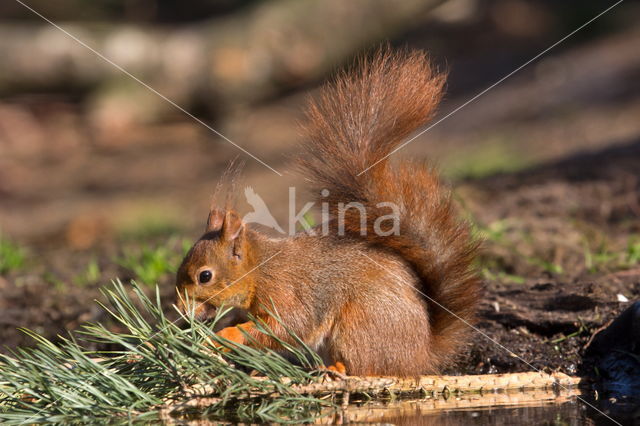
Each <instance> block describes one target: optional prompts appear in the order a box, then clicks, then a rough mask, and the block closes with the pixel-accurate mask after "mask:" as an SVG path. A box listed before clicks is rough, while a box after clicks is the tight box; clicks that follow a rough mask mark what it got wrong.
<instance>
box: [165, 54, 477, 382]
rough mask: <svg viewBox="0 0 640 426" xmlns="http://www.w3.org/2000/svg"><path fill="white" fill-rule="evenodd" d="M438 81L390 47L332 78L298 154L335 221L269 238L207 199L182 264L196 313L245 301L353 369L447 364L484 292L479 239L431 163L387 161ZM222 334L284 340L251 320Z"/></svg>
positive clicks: (417, 58)
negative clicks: (393, 216) (201, 224)
mask: <svg viewBox="0 0 640 426" xmlns="http://www.w3.org/2000/svg"><path fill="white" fill-rule="evenodd" d="M444 82H445V76H444V75H443V74H440V73H437V72H436V71H435V70H434V68H433V67H432V65H431V64H430V62H429V60H428V58H427V56H426V54H424V53H422V52H420V51H410V50H402V51H393V50H391V49H389V48H385V49H381V50H380V51H378V52H377V53H376V54H374V55H372V57H371V58H369V59H364V60H361V61H359V63H357V64H356V65H355V66H354V68H353V69H352V70H351V71H348V72H344V73H342V74H340V75H338V77H337V78H336V79H335V80H334V81H333V82H332V83H329V84H327V85H326V86H325V87H324V88H323V89H322V91H321V93H320V96H319V97H318V98H317V99H316V100H315V101H310V103H309V106H308V108H307V112H306V121H305V123H304V124H303V128H304V131H305V135H306V138H305V142H304V143H303V152H302V154H301V155H300V158H299V161H298V163H299V168H300V169H301V170H302V172H303V173H304V176H305V178H306V179H307V180H308V181H309V182H310V183H311V189H312V190H313V191H314V193H315V194H318V196H317V200H318V201H320V202H321V203H327V206H328V213H329V214H330V217H331V219H330V221H329V222H328V227H327V229H328V230H329V232H320V225H319V226H318V228H316V231H318V232H315V233H314V232H300V233H297V234H296V235H293V236H290V237H286V238H272V237H269V236H266V235H265V234H262V233H259V232H257V231H256V230H254V229H250V228H249V227H248V226H247V225H246V224H245V223H243V221H242V219H241V218H240V216H239V215H238V214H237V213H236V212H235V211H234V210H232V209H229V208H212V210H211V211H210V213H209V217H208V220H207V226H206V231H205V233H204V235H203V236H202V237H201V238H200V239H199V240H198V241H197V242H196V243H195V245H194V246H193V247H192V248H191V250H190V251H189V253H188V254H187V255H186V257H185V259H184V261H183V263H182V265H181V266H180V268H179V270H178V273H177V283H176V285H177V290H178V293H179V294H186V295H187V296H188V300H191V301H193V303H194V305H193V306H192V308H195V313H196V315H197V316H198V317H200V318H210V317H212V316H214V315H215V312H216V309H217V308H219V307H220V306H222V305H224V306H233V307H238V308H242V309H245V310H246V311H248V312H249V313H251V314H252V315H253V316H254V317H255V318H259V319H261V320H263V321H265V322H266V324H267V325H268V326H269V327H270V328H271V329H272V330H273V332H274V333H275V334H276V335H277V336H278V337H279V338H280V339H282V340H284V341H287V342H290V343H292V344H293V343H294V342H293V341H292V339H291V337H290V334H289V333H288V332H287V329H288V330H289V331H291V332H293V333H295V334H296V335H297V336H298V337H299V338H300V339H302V341H304V342H305V343H306V344H307V345H308V346H309V347H311V348H312V349H314V350H316V351H318V353H320V354H322V356H323V358H324V359H326V360H327V362H328V363H329V364H333V365H332V366H331V368H332V369H336V370H338V371H341V372H345V371H346V373H348V374H352V375H375V376H391V375H392V376H404V377H408V376H415V375H419V374H436V373H438V371H440V370H441V369H442V368H443V367H445V366H448V365H450V364H451V362H452V360H454V359H455V356H454V355H455V352H456V350H457V349H458V348H459V347H460V344H462V343H464V342H465V341H466V340H465V336H466V333H467V332H468V331H469V324H468V323H470V322H473V320H474V315H475V312H476V308H477V306H478V303H479V299H480V296H481V292H482V284H481V280H480V279H479V277H478V275H477V272H476V271H475V269H474V267H473V261H474V259H475V257H476V253H477V249H478V244H477V242H476V241H475V240H474V239H473V237H472V235H471V231H470V227H469V225H468V224H467V223H466V222H465V221H463V220H461V219H460V218H459V217H458V216H457V215H456V212H455V208H454V205H453V202H452V197H451V192H450V190H449V189H447V188H446V187H445V186H443V184H441V182H440V180H439V178H438V176H437V174H436V173H435V172H434V170H433V169H431V168H430V167H429V166H426V165H424V164H420V163H415V162H410V161H407V160H402V161H398V162H391V161H390V158H388V157H389V155H390V154H392V153H394V149H396V148H397V147H398V146H399V145H400V143H401V142H402V141H403V140H404V138H406V137H407V136H408V135H409V134H410V133H412V132H413V131H415V130H416V129H418V128H419V127H420V126H422V125H424V124H425V123H426V122H427V121H428V120H429V119H430V118H431V117H432V116H433V114H434V110H435V108H436V107H437V105H438V103H439V101H440V99H441V97H442V89H443V85H444ZM323 190H324V191H323ZM327 191H328V194H327ZM321 193H322V194H321ZM348 203H359V205H362V206H364V208H365V211H366V216H365V219H364V220H363V219H362V218H363V215H362V212H361V211H359V210H358V209H353V208H349V209H346V210H345V209H344V208H342V211H341V210H340V208H341V207H344V205H346V204H348ZM381 203H383V204H381ZM385 203H387V204H385ZM388 203H392V204H393V205H395V206H396V208H397V210H396V213H397V219H398V220H397V222H395V223H396V224H397V229H395V230H389V229H388V228H389V226H387V229H382V228H384V226H382V223H381V219H383V218H385V217H386V218H388V217H389V216H388V215H389V209H388V208H387V207H386V206H388V205H389V204H388ZM387 225H389V224H387ZM325 230H326V229H325ZM391 231H395V232H391ZM183 308H184V309H186V308H187V307H185V306H184V305H183ZM273 311H276V312H277V314H278V316H279V317H280V320H281V321H282V324H281V323H280V322H278V321H277V320H276V319H274V318H272V317H271V316H270V315H269V312H273ZM241 328H242V329H243V330H244V331H245V332H246V333H248V334H249V335H250V336H251V337H252V338H253V339H246V338H245V334H244V333H242V332H241V331H240V329H241ZM219 335H221V336H224V337H226V338H228V339H230V340H232V341H234V342H237V343H248V344H252V345H261V346H263V347H268V348H273V349H278V348H279V345H278V343H277V342H276V341H275V340H274V339H272V338H269V337H268V336H267V335H265V334H263V333H261V332H259V331H258V330H257V329H256V328H255V324H254V323H252V322H246V323H243V324H240V325H237V326H234V327H227V328H224V329H223V330H221V331H220V332H219Z"/></svg>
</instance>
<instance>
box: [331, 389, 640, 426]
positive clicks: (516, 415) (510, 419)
mask: <svg viewBox="0 0 640 426" xmlns="http://www.w3.org/2000/svg"><path fill="white" fill-rule="evenodd" d="M578 396H579V397H580V398H581V399H582V401H580V400H578V399H577V397H578ZM583 401H584V402H583ZM588 404H591V405H593V406H595V407H597V408H598V410H601V411H603V412H604V413H605V414H603V413H600V412H598V411H597V410H595V409H594V408H591V407H589V405H588ZM612 419H613V420H612ZM353 422H363V423H385V424H396V425H616V424H622V425H625V426H626V425H640V405H639V404H638V401H635V402H625V401H620V400H613V399H608V398H605V399H601V400H599V401H596V400H594V399H593V396H592V395H591V396H590V395H586V394H582V395H579V393H578V391H577V390H566V391H562V392H560V393H557V392H554V391H553V390H546V391H535V392H512V393H490V394H485V395H477V394H476V395H466V396H464V397H453V396H452V397H450V398H448V399H447V400H443V399H438V398H436V399H423V400H413V401H396V402H391V403H381V402H370V403H365V404H361V405H350V406H348V407H346V408H345V409H344V410H343V411H342V412H341V413H339V414H336V415H334V416H331V417H329V418H327V417H325V418H324V419H322V420H321V421H320V423H353Z"/></svg>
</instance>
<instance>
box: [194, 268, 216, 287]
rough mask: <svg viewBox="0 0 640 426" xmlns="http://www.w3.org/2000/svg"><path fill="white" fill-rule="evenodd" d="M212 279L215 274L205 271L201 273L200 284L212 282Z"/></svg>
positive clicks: (199, 276)
mask: <svg viewBox="0 0 640 426" xmlns="http://www.w3.org/2000/svg"><path fill="white" fill-rule="evenodd" d="M212 277H213V274H212V273H211V271H209V270H205V271H202V272H200V275H198V281H199V282H200V284H206V283H208V282H209V281H211V278H212Z"/></svg>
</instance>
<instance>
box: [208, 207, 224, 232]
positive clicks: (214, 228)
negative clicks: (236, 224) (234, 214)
mask: <svg viewBox="0 0 640 426" xmlns="http://www.w3.org/2000/svg"><path fill="white" fill-rule="evenodd" d="M224 218H225V214H224V212H223V211H221V210H218V209H211V211H210V212H209V218H208V219H207V229H205V232H218V231H220V230H221V229H222V225H223V224H224Z"/></svg>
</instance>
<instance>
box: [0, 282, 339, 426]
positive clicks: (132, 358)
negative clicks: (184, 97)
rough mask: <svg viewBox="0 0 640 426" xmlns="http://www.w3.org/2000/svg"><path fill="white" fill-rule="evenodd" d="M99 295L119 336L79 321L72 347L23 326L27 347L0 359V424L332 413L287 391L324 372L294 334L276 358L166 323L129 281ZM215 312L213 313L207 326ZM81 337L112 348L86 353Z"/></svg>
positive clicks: (202, 328) (196, 327)
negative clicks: (31, 341) (203, 401)
mask: <svg viewBox="0 0 640 426" xmlns="http://www.w3.org/2000/svg"><path fill="white" fill-rule="evenodd" d="M129 290H130V291H129ZM103 292H104V294H105V296H106V298H107V300H108V306H107V305H103V308H104V309H106V310H107V311H108V312H109V314H110V315H111V316H112V317H113V318H114V319H115V320H116V321H117V322H118V323H119V324H120V325H122V326H123V327H124V329H125V330H126V331H122V332H116V331H112V330H110V329H108V328H107V327H105V326H103V325H102V324H89V325H86V326H84V327H83V329H82V330H81V331H80V332H79V333H78V336H77V338H78V340H79V341H80V342H78V341H76V338H75V337H73V336H72V337H69V338H63V337H61V338H60V339H61V343H59V344H54V343H53V342H51V341H49V340H47V339H45V338H44V337H42V336H40V335H38V334H36V333H34V332H31V331H29V330H24V332H25V333H27V334H29V335H30V336H31V337H32V338H33V339H35V340H36V342H37V345H36V347H35V348H29V349H17V350H15V351H13V352H12V353H11V354H10V355H1V354H0V421H3V422H6V423H36V422H43V421H47V422H71V421H76V422H86V421H88V420H96V419H100V418H102V419H105V420H112V419H113V418H114V417H116V418H117V417H121V418H122V419H123V420H125V421H127V420H132V419H135V420H153V419H159V418H161V417H162V416H166V415H167V413H168V414H169V415H171V416H176V417H180V416H194V415H195V416H198V417H203V416H204V417H206V418H208V419H212V420H226V421H236V422H272V421H277V422H292V423H300V422H306V421H311V420H313V419H315V418H318V417H320V416H323V415H326V414H327V413H329V412H331V411H332V410H333V408H334V406H333V404H332V403H331V402H327V401H326V400H322V399H318V398H315V397H313V396H308V395H302V394H299V393H297V392H296V391H295V390H294V388H293V387H292V386H294V385H302V384H309V383H312V382H315V381H317V380H319V379H320V378H321V377H322V375H323V374H324V373H323V369H322V361H321V360H320V359H319V357H318V356H317V354H315V353H314V352H313V351H312V350H311V349H310V348H308V347H307V346H306V345H304V343H303V342H302V341H300V339H298V338H297V337H295V336H293V335H292V336H293V337H294V341H296V343H297V345H296V346H295V347H294V346H292V345H289V344H287V343H286V342H284V341H281V344H282V345H283V346H284V347H285V348H286V349H287V350H288V354H287V358H285V357H283V356H282V355H281V354H280V353H276V352H274V351H272V350H268V349H264V348H261V349H255V348H252V347H249V346H245V345H235V344H232V343H230V342H229V341H226V340H225V339H223V338H220V337H219V336H217V335H216V334H215V333H214V332H213V331H212V330H213V326H212V325H211V324H207V323H203V322H200V321H197V320H195V319H194V318H193V317H192V316H184V315H183V316H182V319H181V321H179V322H178V323H177V324H176V323H173V322H171V321H169V320H168V319H167V317H166V316H165V315H164V313H163V312H162V309H161V305H160V296H159V291H158V289H157V288H156V292H155V300H151V299H150V298H149V297H147V296H146V295H145V293H144V292H143V290H142V289H141V288H140V287H139V286H138V285H136V284H135V283H134V284H133V287H132V288H130V289H128V288H127V287H125V286H124V285H123V284H122V283H121V282H120V281H116V282H114V283H113V289H109V290H105V291H103ZM130 293H131V294H130ZM224 313H226V310H221V311H220V312H219V315H218V317H217V318H216V319H215V320H214V323H215V322H216V321H218V320H219V319H220V318H221V317H222V316H223V315H224ZM274 316H275V317H276V318H277V315H274ZM254 320H255V319H254ZM257 326H258V329H259V330H260V331H262V332H263V333H266V334H268V335H270V336H271V337H272V338H276V337H275V336H274V335H273V333H272V332H271V330H269V328H268V327H267V326H266V324H264V323H262V322H259V321H258V322H257ZM82 341H87V342H94V343H99V344H101V345H103V346H102V347H105V346H108V347H118V348H120V349H119V350H116V351H109V352H105V351H101V352H96V351H87V350H86V349H85V348H84V347H83V346H82ZM212 341H214V342H216V343H217V344H218V345H219V347H214V346H213V345H212V344H211V342H212ZM223 348H224V349H223ZM288 359H293V360H294V362H290V361H289V360H288ZM283 378H286V380H283ZM202 397H207V398H208V399H207V400H208V401H210V404H208V405H207V406H206V408H204V409H203V408H202V404H198V405H197V407H195V406H194V407H191V406H190V405H189V401H190V400H192V399H194V398H202Z"/></svg>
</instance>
